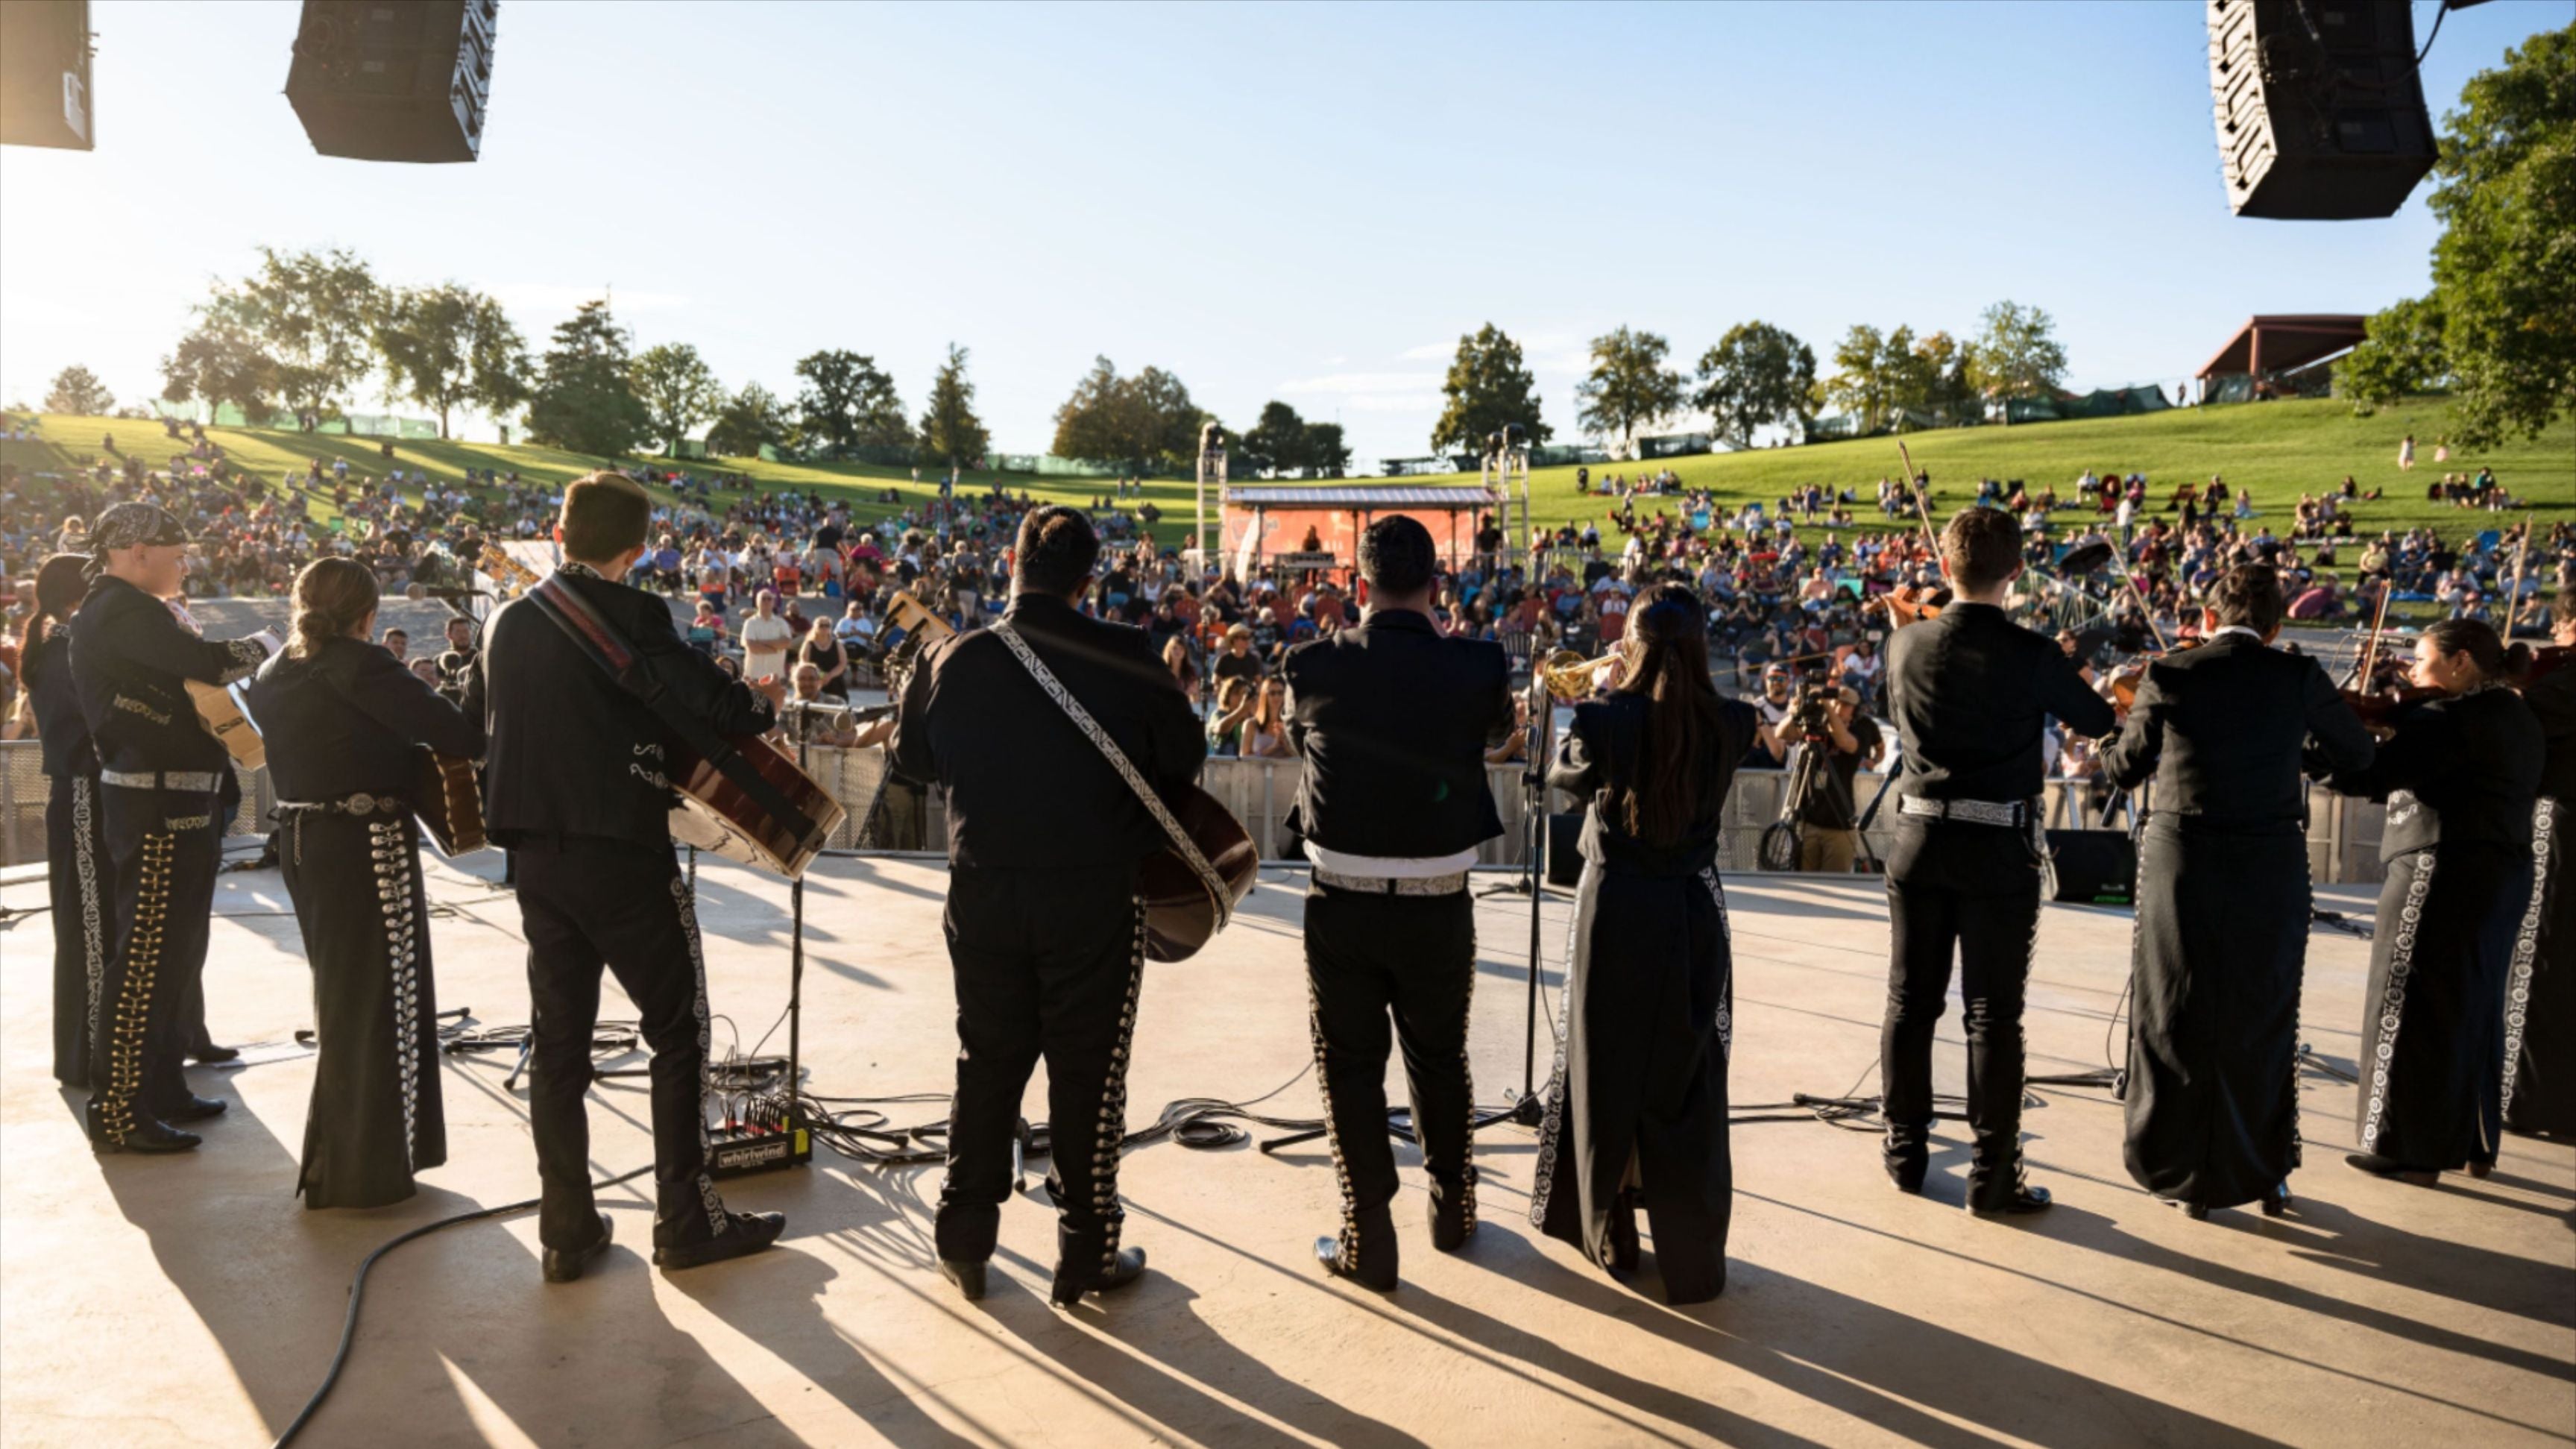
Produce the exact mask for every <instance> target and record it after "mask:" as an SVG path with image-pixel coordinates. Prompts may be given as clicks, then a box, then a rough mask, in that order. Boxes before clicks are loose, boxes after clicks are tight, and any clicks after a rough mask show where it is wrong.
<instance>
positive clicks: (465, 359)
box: [373, 282, 528, 438]
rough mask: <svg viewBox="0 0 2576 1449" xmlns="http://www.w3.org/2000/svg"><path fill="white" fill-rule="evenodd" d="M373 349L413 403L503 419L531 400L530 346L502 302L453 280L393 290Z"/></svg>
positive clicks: (442, 432)
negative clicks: (465, 408) (471, 408)
mask: <svg viewBox="0 0 2576 1449" xmlns="http://www.w3.org/2000/svg"><path fill="white" fill-rule="evenodd" d="M373 340H374V344H375V349H376V356H377V357H378V358H380V359H381V360H382V361H383V363H384V367H385V378H386V380H387V381H388V382H389V383H390V384H391V385H392V386H393V387H395V388H397V389H400V390H401V391H402V393H403V394H404V395H405V396H407V397H409V398H410V399H411V400H412V401H414V402H416V403H419V404H420V405H421V406H423V407H430V408H436V409H438V435H439V436H440V437H442V438H444V437H446V436H448V428H447V423H448V414H449V412H450V411H451V410H453V409H454V408H456V407H458V406H459V405H461V404H464V403H468V402H470V403H472V404H474V405H475V406H476V407H478V408H481V409H482V410H483V411H484V412H485V413H486V414H488V415H491V416H494V417H499V416H502V415H505V414H508V413H510V412H512V411H515V410H516V409H517V408H518V407H519V405H520V404H522V403H524V402H526V401H527V400H528V344H527V341H526V340H525V339H524V338H522V337H520V336H519V329H518V328H516V327H514V326H512V325H511V324H510V318H509V316H508V314H506V313H504V312H503V311H502V310H501V304H500V303H499V302H497V301H495V300H493V299H492V298H490V297H487V296H485V295H483V294H482V293H480V292H476V291H472V290H469V289H467V288H464V287H459V286H457V285H455V284H454V283H452V282H451V283H449V284H447V285H445V286H439V287H426V288H403V289H400V290H397V291H394V292H391V293H388V294H387V295H386V298H385V302H384V307H383V309H382V312H381V314H380V315H379V317H378V318H377V321H376V327H375V333H374V339H373Z"/></svg>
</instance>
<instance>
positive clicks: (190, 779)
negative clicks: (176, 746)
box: [98, 770, 221, 795]
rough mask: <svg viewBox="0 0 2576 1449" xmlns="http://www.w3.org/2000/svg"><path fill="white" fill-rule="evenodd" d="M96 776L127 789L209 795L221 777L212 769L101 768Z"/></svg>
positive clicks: (107, 782) (213, 791) (105, 781)
mask: <svg viewBox="0 0 2576 1449" xmlns="http://www.w3.org/2000/svg"><path fill="white" fill-rule="evenodd" d="M98 778H99V779H100V780H101V781H102V782H104V783H106V784H110V785H121V786H123V787H124V788H126V789H128V790H194V791H196V792H197V793H199V794H202V795H211V794H213V793H215V790H216V788H217V786H216V781H217V780H218V779H220V778H221V777H220V776H218V775H216V774H215V773H214V772H213V771H212V770H101V771H99V772H98Z"/></svg>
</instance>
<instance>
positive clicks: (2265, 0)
mask: <svg viewBox="0 0 2576 1449" xmlns="http://www.w3.org/2000/svg"><path fill="white" fill-rule="evenodd" d="M2415 54H2416V51H2415V21H2414V17H2413V16H2412V15H2411V14H2410V13H2409V11H2408V8H2407V0H2209V89H2210V94H2211V96H2212V98H2213V99H2214V100H2215V102H2216V106H2217V118H2218V157H2219V163H2220V166H2221V169H2222V170H2223V171H2224V173H2225V175H2226V180H2227V204H2228V206H2229V207H2230V208H2231V209H2232V210H2234V211H2235V213H2236V214H2237V215H2238V216H2257V217H2266V218H2270V219H2273V220H2282V221H2353V220H2359V219H2362V218H2367V217H2381V216H2391V215H2394V214H2395V213H2396V211H2397V208H2398V207H2400V206H2402V205H2404V204H2405V202H2406V197H2407V195H2408V194H2409V193H2410V192H2412V191H2414V189H2415V183H2417V182H2419V181H2421V180H2423V179H2424V173H2426V172H2427V171H2430V170H2432V169H2433V156H2434V147H2433V122H2432V118H2431V117H2430V116H2428V115H2427V114H2425V110H2424V87H2423V85H2422V83H2421V82H2420V81H2419V80H2418V79H2417V77H2416V74H2415Z"/></svg>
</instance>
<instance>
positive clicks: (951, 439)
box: [921, 342, 992, 468]
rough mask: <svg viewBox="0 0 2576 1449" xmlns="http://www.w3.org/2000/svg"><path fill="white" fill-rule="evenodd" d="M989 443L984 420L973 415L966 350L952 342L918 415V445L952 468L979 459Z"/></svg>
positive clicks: (972, 397)
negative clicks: (925, 402) (919, 432)
mask: <svg viewBox="0 0 2576 1449" xmlns="http://www.w3.org/2000/svg"><path fill="white" fill-rule="evenodd" d="M991 442H992V434H990V433H989V432H987V431H985V428H984V420H983V419H982V418H979V417H977V416H975V384H973V383H971V382H968V381H967V380H966V349H965V348H963V347H960V346H958V345H957V344H956V343H954V342H951V343H949V344H948V360H947V361H946V362H943V363H941V364H940V365H939V373H938V375H937V376H935V377H933V378H931V380H930V405H929V406H928V407H927V408H924V409H923V410H922V414H921V445H922V446H923V447H924V448H926V449H928V450H929V452H930V455H931V456H932V457H934V458H937V459H939V460H940V461H941V462H944V463H947V464H949V465H950V466H952V467H959V468H963V467H969V466H972V465H973V464H975V463H977V462H979V461H981V460H982V458H983V456H984V449H985V448H986V446H988V445H989V444H990V443H991Z"/></svg>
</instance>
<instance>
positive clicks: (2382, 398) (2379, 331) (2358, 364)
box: [2334, 294, 2451, 414]
mask: <svg viewBox="0 0 2576 1449" xmlns="http://www.w3.org/2000/svg"><path fill="white" fill-rule="evenodd" d="M2450 371H2451V369H2450V363H2449V361H2448V360H2447V359H2446V358H2445V357H2444V356H2443V353H2442V303H2441V299H2440V297H2439V295H2438V294H2437V295H2434V296H2428V297H2414V298H2409V299H2408V300H2406V301H2403V302H2399V303H2398V304H2397V305H2395V306H2393V307H2388V308H2385V309H2383V310H2382V311H2381V312H2380V313H2379V314H2378V315H2377V316H2375V317H2372V318H2371V319H2370V323H2369V330H2368V334H2367V335H2366V336H2365V337H2364V339H2363V341H2362V343H2361V345H2360V346H2358V347H2355V348H2354V349H2353V350H2352V351H2351V352H2350V353H2349V354H2347V355H2346V356H2345V357H2344V359H2343V360H2342V361H2340V362H2338V363H2336V364H2335V365H2334V390H2335V396H2337V397H2345V398H2350V399H2352V404H2353V410H2354V411H2355V412H2358V413H2364V414H2367V413H2369V412H2371V411H2372V410H2374V409H2376V408H2379V407H2382V406H2384V405H2386V404H2388V403H2393V402H2395V401H2397V400H2398V399H2400V398H2402V397H2404V396H2406V395H2407V394H2408V393H2416V392H2425V391H2428V390H2430V389H2432V388H2433V387H2435V386H2437V385H2439V384H2440V383H2442V382H2443V381H2444V380H2446V379H2447V378H2448V377H2449V376H2450Z"/></svg>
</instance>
